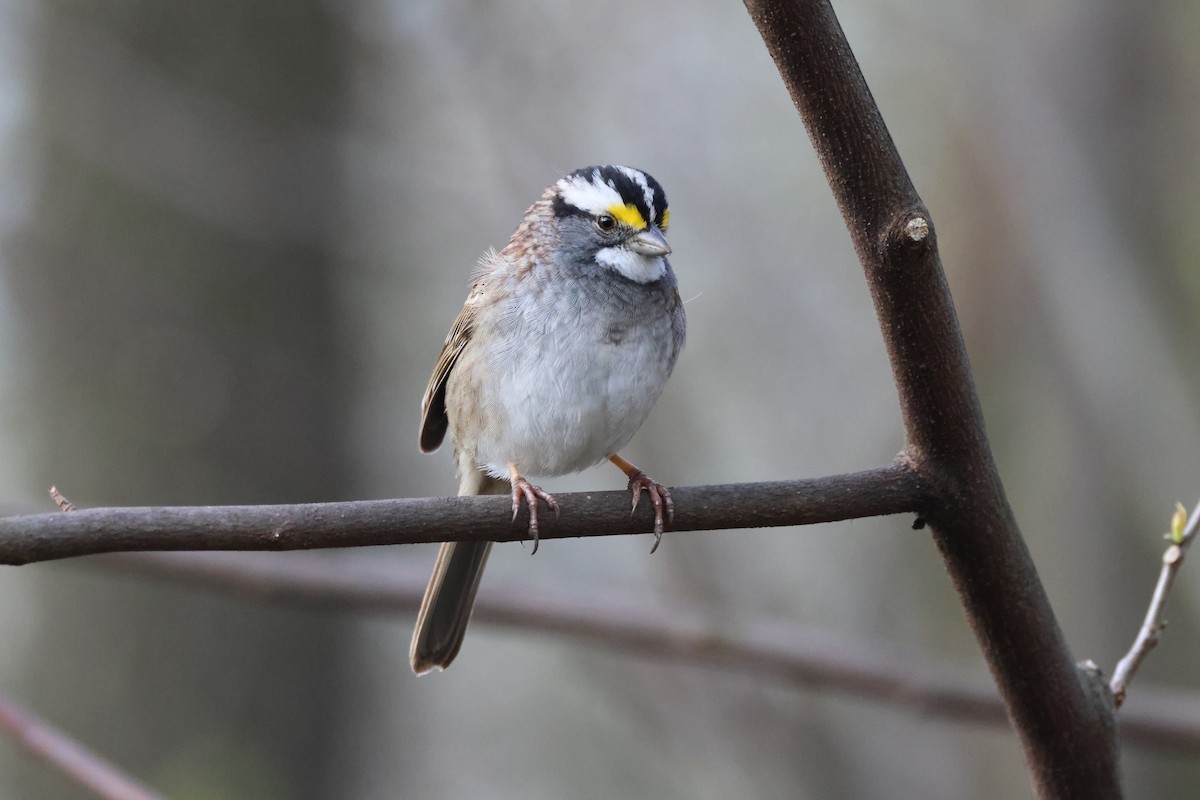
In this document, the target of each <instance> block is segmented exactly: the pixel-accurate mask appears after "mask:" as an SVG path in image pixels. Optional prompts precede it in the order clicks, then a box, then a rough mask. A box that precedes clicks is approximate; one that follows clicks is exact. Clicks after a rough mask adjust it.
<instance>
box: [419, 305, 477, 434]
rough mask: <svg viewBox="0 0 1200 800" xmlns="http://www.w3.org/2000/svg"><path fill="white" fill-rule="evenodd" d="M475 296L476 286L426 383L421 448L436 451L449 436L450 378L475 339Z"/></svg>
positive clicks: (451, 328) (452, 328)
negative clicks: (455, 365)
mask: <svg viewBox="0 0 1200 800" xmlns="http://www.w3.org/2000/svg"><path fill="white" fill-rule="evenodd" d="M474 298H475V290H474V289H472V292H471V297H470V298H468V299H467V303H466V305H464V306H463V307H462V311H459V312H458V316H457V317H455V319H454V324H453V325H452V326H450V333H449V334H447V336H446V342H445V344H443V345H442V352H441V355H439V356H438V360H437V364H436V365H435V366H434V368H433V375H432V376H430V378H429V385H428V386H426V387H425V396H424V397H422V398H421V452H423V453H432V452H433V451H434V450H437V449H438V447H439V446H440V445H441V443H442V439H444V438H445V437H446V428H447V427H449V425H450V419H449V417H447V416H446V380H447V379H448V378H449V377H450V370H452V369H453V368H454V362H456V361H457V360H458V356H459V355H460V354H461V353H462V351H463V348H464V347H466V346H467V342H469V341H470V340H471V331H472V328H473V325H472V323H473V322H474V321H475V310H476V306H475V305H473V304H472V302H471V300H473V299H474Z"/></svg>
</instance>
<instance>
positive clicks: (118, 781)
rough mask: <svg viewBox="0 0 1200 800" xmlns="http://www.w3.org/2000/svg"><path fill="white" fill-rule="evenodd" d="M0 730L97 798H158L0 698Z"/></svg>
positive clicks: (86, 750) (113, 799) (72, 741)
mask: <svg viewBox="0 0 1200 800" xmlns="http://www.w3.org/2000/svg"><path fill="white" fill-rule="evenodd" d="M0 730H3V731H4V732H6V733H8V734H9V735H10V736H11V737H12V738H13V739H14V740H15V741H16V742H17V743H18V744H20V745H21V746H22V747H24V748H25V749H27V750H29V751H30V752H31V753H33V754H34V755H36V756H38V757H39V758H41V759H42V760H43V761H45V762H46V763H48V764H50V765H51V766H53V767H55V768H57V769H58V770H59V771H60V772H61V773H63V774H64V775H66V776H67V777H68V778H70V779H71V780H73V781H74V782H75V783H77V784H79V785H80V786H83V787H85V788H87V789H88V790H89V791H91V792H93V793H94V794H95V795H96V796H97V797H102V798H105V800H158V798H160V797H161V795H158V794H155V793H154V792H152V791H151V790H150V789H147V788H146V787H145V786H143V785H142V784H141V783H139V782H138V781H136V780H134V779H133V778H130V777H129V776H128V775H125V774H124V773H123V772H121V770H119V769H117V768H116V767H115V766H113V765H112V764H110V763H109V762H108V761H106V760H104V759H103V758H101V757H100V756H98V755H96V754H95V753H93V752H92V751H91V750H89V749H87V748H86V747H84V746H83V745H82V744H80V743H79V742H77V741H75V740H74V739H72V738H71V737H69V736H67V735H66V734H65V733H63V732H62V731H60V730H58V729H57V728H54V727H53V726H51V725H50V724H49V723H47V722H45V721H43V720H41V719H38V718H37V717H36V716H35V715H34V714H32V713H31V712H29V711H27V710H25V709H23V708H21V707H20V706H19V705H17V704H16V703H14V702H13V701H12V700H10V699H8V698H6V697H4V696H2V695H0Z"/></svg>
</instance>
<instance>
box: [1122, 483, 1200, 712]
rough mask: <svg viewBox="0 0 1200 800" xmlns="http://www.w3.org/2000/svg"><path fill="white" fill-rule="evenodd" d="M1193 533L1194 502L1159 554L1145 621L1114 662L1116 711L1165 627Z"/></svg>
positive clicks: (1197, 524)
mask: <svg viewBox="0 0 1200 800" xmlns="http://www.w3.org/2000/svg"><path fill="white" fill-rule="evenodd" d="M1181 510H1182V509H1181ZM1197 530H1200V503H1197V504H1196V507H1195V508H1194V509H1192V516H1191V517H1190V518H1189V519H1188V521H1187V524H1186V526H1184V528H1183V530H1182V531H1181V532H1175V531H1173V533H1174V534H1175V537H1176V538H1175V540H1174V541H1172V542H1171V544H1170V546H1169V547H1167V549H1166V552H1164V553H1163V557H1162V569H1161V570H1160V571H1159V573H1158V585H1157V586H1155V587H1154V595H1153V596H1152V597H1151V598H1150V607H1149V608H1147V609H1146V618H1145V619H1144V620H1143V621H1142V627H1141V630H1139V631H1138V634H1137V637H1136V638H1135V639H1134V640H1133V646H1132V647H1130V648H1129V652H1128V653H1126V654H1125V656H1124V658H1122V659H1121V660H1120V661H1119V662H1117V668H1116V669H1115V670H1113V676H1112V681H1111V682H1110V683H1109V688H1110V689H1112V693H1113V702H1114V703H1116V705H1117V708H1120V707H1121V704H1122V703H1124V702H1125V695H1126V693H1127V692H1128V691H1129V684H1130V683H1131V682H1132V681H1133V676H1134V675H1135V674H1137V671H1138V667H1140V666H1141V665H1142V662H1143V661H1145V660H1146V656H1148V655H1150V651H1151V650H1153V649H1154V648H1155V646H1156V645H1157V644H1158V639H1159V636H1160V634H1161V633H1162V631H1163V629H1164V628H1166V626H1167V623H1166V621H1165V620H1164V619H1163V610H1164V609H1165V608H1166V605H1167V594H1168V593H1169V592H1170V591H1171V584H1173V583H1174V582H1175V576H1176V575H1177V574H1179V568H1180V567H1181V566H1182V565H1183V559H1184V556H1186V555H1187V550H1188V547H1189V546H1190V545H1191V543H1192V540H1193V539H1195V538H1196V531H1197Z"/></svg>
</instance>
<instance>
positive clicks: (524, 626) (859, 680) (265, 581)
mask: <svg viewBox="0 0 1200 800" xmlns="http://www.w3.org/2000/svg"><path fill="white" fill-rule="evenodd" d="M90 563H92V564H99V565H102V566H104V567H106V568H113V569H119V570H122V571H133V572H136V573H138V574H141V575H145V576H148V577H150V578H153V579H158V580H167V581H171V582H172V583H173V584H176V585H177V584H179V583H191V584H193V585H195V586H198V587H200V588H203V589H207V590H217V591H221V592H224V593H228V594H233V595H239V596H242V597H245V598H249V599H253V600H259V601H268V602H282V603H288V604H298V605H304V606H307V607H311V608H315V609H323V610H343V611H353V612H360V613H381V614H409V613H412V612H415V611H416V609H417V607H418V606H419V605H420V602H421V596H422V594H423V593H424V591H425V584H426V582H427V580H428V576H426V575H425V570H423V569H421V570H408V569H403V568H396V567H393V566H389V567H388V569H387V570H386V571H383V570H381V569H379V567H378V564H377V562H371V564H369V565H365V566H364V565H362V564H354V563H353V560H352V561H351V562H350V563H347V562H346V560H338V561H332V560H319V559H308V558H305V559H296V558H288V559H284V558H278V557H274V556H269V555H251V554H241V553H239V554H233V553H186V554H184V553H122V554H115V555H109V556H103V557H101V558H98V559H95V560H93V561H92V562H90ZM472 619H473V620H474V621H476V622H480V623H483V624H487V625H496V626H498V627H502V628H509V629H512V630H515V631H518V632H526V633H529V632H544V633H553V634H561V635H565V636H570V637H573V638H577V639H581V640H583V641H586V642H590V643H592V644H594V645H597V646H600V647H604V648H607V649H610V650H621V651H625V652H628V653H633V654H635V655H637V656H640V657H643V658H648V659H653V660H663V661H672V662H678V663H681V664H684V665H688V666H701V667H715V668H719V669H725V670H729V671H731V672H739V673H744V674H748V675H754V676H758V677H761V678H765V679H769V680H775V681H779V682H781V683H787V684H793V685H795V686H797V687H802V688H808V689H816V690H822V691H830V692H837V693H839V694H846V695H850V696H852V697H861V698H865V699H868V700H874V701H876V702H879V703H883V704H885V705H889V706H894V707H897V708H902V709H905V710H908V711H912V712H915V713H917V714H921V715H926V716H930V717H936V718H941V719H947V720H953V721H958V722H968V723H976V724H986V725H1004V724H1006V723H1007V717H1006V716H1005V713H1004V704H1003V703H1001V701H1000V697H999V696H998V695H997V694H996V692H995V690H994V689H993V688H992V687H990V686H986V685H981V684H980V683H979V682H978V680H976V679H973V678H969V677H966V676H963V675H960V674H956V673H953V672H950V671H948V670H946V669H945V667H943V666H941V665H939V664H936V663H935V662H934V661H931V660H926V659H922V658H917V657H915V656H913V655H911V654H908V653H905V652H901V651H899V650H897V649H896V648H893V647H889V646H883V645H879V644H878V643H875V642H870V641H864V640H861V639H857V638H853V637H847V636H840V635H839V636H834V635H830V634H827V633H823V632H819V631H814V630H811V629H807V628H803V627H799V626H796V625H789V624H783V623H758V624H754V623H751V624H744V623H743V624H739V625H738V626H737V630H738V631H739V634H738V635H737V636H732V635H728V634H726V633H725V632H724V631H722V630H719V629H717V628H714V627H713V625H712V623H711V622H710V621H708V620H706V619H705V617H704V615H702V614H697V613H696V612H694V611H687V610H684V609H670V608H664V607H662V606H661V605H660V604H649V603H644V604H639V605H637V606H636V607H631V606H630V604H629V602H628V601H627V600H622V599H618V598H614V597H607V598H606V597H603V596H595V595H588V596H581V595H580V594H579V593H577V592H570V593H566V592H555V591H547V590H545V589H534V588H531V587H530V586H528V585H525V584H522V585H521V586H520V587H519V588H518V589H506V588H505V587H503V586H498V587H497V586H488V587H486V588H485V589H484V590H482V591H481V593H480V596H479V598H478V600H477V605H476V608H475V613H474V616H473V617H472ZM1138 700H1139V702H1138V703H1135V704H1134V706H1133V707H1131V708H1126V709H1124V710H1123V711H1122V714H1121V733H1122V735H1123V737H1124V738H1125V739H1126V740H1127V741H1129V742H1131V743H1137V744H1142V745H1147V746H1154V747H1158V748H1164V749H1167V748H1169V749H1172V750H1178V751H1184V752H1191V753H1195V752H1198V751H1200V694H1197V693H1195V692H1185V691H1176V690H1168V689H1161V688H1147V689H1143V690H1142V691H1141V692H1139V693H1138Z"/></svg>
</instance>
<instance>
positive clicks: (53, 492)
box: [50, 486, 75, 511]
mask: <svg viewBox="0 0 1200 800" xmlns="http://www.w3.org/2000/svg"><path fill="white" fill-rule="evenodd" d="M50 499H51V500H53V501H54V504H55V505H57V506H58V508H59V510H60V511H74V510H75V504H74V503H72V502H71V501H70V500H68V499H67V498H66V497H64V496H63V493H62V492H60V491H59V490H58V487H57V486H51V487H50Z"/></svg>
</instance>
